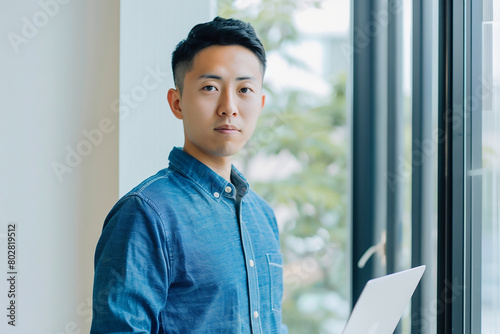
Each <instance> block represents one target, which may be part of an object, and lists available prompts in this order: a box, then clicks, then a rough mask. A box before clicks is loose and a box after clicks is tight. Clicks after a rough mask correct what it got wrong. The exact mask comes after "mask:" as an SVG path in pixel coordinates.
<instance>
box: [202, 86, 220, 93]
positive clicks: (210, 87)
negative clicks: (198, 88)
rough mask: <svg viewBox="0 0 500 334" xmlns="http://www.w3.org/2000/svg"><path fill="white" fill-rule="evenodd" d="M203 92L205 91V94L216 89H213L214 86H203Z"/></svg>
mask: <svg viewBox="0 0 500 334" xmlns="http://www.w3.org/2000/svg"><path fill="white" fill-rule="evenodd" d="M203 90H206V91H207V92H215V91H216V90H217V88H215V86H205V87H203Z"/></svg>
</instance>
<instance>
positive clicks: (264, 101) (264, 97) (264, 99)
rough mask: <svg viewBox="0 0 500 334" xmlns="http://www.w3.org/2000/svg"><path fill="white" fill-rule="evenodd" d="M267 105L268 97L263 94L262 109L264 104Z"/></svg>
mask: <svg viewBox="0 0 500 334" xmlns="http://www.w3.org/2000/svg"><path fill="white" fill-rule="evenodd" d="M265 103H266V96H265V95H264V94H262V106H261V109H264V104H265Z"/></svg>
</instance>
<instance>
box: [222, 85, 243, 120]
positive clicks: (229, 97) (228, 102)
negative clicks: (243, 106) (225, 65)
mask: <svg viewBox="0 0 500 334" xmlns="http://www.w3.org/2000/svg"><path fill="white" fill-rule="evenodd" d="M235 102H236V96H234V94H233V93H231V91H230V90H229V89H224V90H222V92H221V96H220V99H219V107H218V110H217V113H218V114H219V116H229V117H231V116H236V115H238V108H237V106H236V103H235Z"/></svg>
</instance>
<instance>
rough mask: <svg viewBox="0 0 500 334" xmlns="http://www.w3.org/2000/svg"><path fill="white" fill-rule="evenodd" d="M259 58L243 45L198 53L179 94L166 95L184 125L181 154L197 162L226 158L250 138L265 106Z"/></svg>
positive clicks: (170, 92)
mask: <svg viewBox="0 0 500 334" xmlns="http://www.w3.org/2000/svg"><path fill="white" fill-rule="evenodd" d="M262 75H263V74H262V71H261V65H260V62H259V60H258V58H257V57H256V56H255V54H254V53H252V51H250V50H248V49H246V48H244V47H242V46H235V45H230V46H210V47H208V48H205V49H203V50H201V51H200V52H199V53H198V54H196V56H195V57H194V60H193V66H192V68H191V70H190V71H189V72H187V73H186V75H185V78H184V85H183V89H182V96H181V94H180V92H179V89H177V90H173V89H171V90H170V91H169V94H168V99H169V103H170V107H171V109H172V112H173V113H174V115H175V116H176V117H177V118H179V119H182V120H183V124H184V136H185V142H184V150H185V151H186V152H187V153H189V154H191V155H192V156H194V157H195V158H198V159H199V160H201V161H205V160H206V159H214V158H218V157H230V156H232V155H234V154H235V153H237V152H238V151H239V150H240V149H241V148H242V147H243V145H245V143H246V142H247V141H248V139H249V138H250V136H251V135H252V133H253V131H254V129H255V124H256V122H257V119H258V117H259V115H260V113H261V111H262V108H263V106H264V100H265V96H264V95H263V94H262Z"/></svg>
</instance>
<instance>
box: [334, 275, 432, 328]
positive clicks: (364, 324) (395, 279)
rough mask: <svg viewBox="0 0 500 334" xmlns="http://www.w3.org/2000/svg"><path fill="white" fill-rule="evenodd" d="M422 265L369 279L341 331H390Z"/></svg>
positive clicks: (399, 316) (407, 302)
mask: <svg viewBox="0 0 500 334" xmlns="http://www.w3.org/2000/svg"><path fill="white" fill-rule="evenodd" d="M424 271H425V266H424V265H423V266H419V267H415V268H413V269H408V270H405V271H401V272H398V273H394V274H390V275H387V276H382V277H379V278H375V279H372V280H369V281H368V282H367V283H366V285H365V287H364V289H363V291H362V292H361V295H360V296H359V299H358V301H357V302H356V305H355V306H354V309H353V310H352V313H351V316H350V317H349V319H348V320H347V324H346V326H345V328H344V330H343V331H342V334H361V333H362V334H392V333H394V330H395V329H396V326H397V325H398V322H399V319H400V318H401V315H402V314H403V311H404V310H405V308H406V306H407V305H408V304H409V302H410V299H411V296H412V295H413V292H414V291H415V289H416V287H417V285H418V282H420V279H421V278H422V275H423V273H424Z"/></svg>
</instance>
